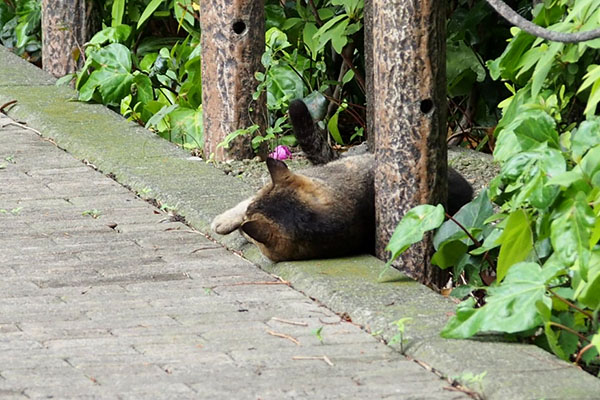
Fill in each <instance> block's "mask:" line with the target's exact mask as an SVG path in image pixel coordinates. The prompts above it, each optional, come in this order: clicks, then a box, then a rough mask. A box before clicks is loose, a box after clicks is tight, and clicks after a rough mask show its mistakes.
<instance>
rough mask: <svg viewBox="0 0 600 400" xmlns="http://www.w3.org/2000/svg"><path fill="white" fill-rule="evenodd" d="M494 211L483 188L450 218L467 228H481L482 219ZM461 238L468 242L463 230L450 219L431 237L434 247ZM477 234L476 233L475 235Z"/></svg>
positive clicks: (482, 224) (482, 225) (437, 247)
mask: <svg viewBox="0 0 600 400" xmlns="http://www.w3.org/2000/svg"><path fill="white" fill-rule="evenodd" d="M493 212H494V209H493V208H492V203H491V202H490V199H489V197H488V193H487V190H483V191H482V192H481V193H480V194H479V196H477V197H476V198H475V199H473V201H471V202H470V203H468V204H466V205H465V206H464V207H462V208H461V209H460V210H459V211H458V212H457V213H456V214H455V215H454V216H453V217H452V218H454V219H455V220H456V221H458V222H459V223H460V224H461V225H462V226H463V227H465V228H466V229H468V230H472V229H480V230H481V229H483V227H484V221H485V220H486V219H487V218H488V217H490V216H491V215H492V214H493ZM457 236H459V237H460V238H462V239H461V240H463V241H464V242H465V243H467V242H470V239H468V238H467V235H466V234H465V233H464V231H463V230H462V229H461V228H460V227H459V226H458V225H457V224H456V223H455V222H454V221H452V220H448V221H446V222H444V224H443V225H442V226H441V227H440V229H438V230H437V232H436V233H435V235H434V237H433V246H434V247H435V248H436V249H439V248H440V245H441V244H442V243H443V242H444V241H446V240H448V239H456V238H457ZM476 236H477V235H476Z"/></svg>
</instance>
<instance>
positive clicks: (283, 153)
mask: <svg viewBox="0 0 600 400" xmlns="http://www.w3.org/2000/svg"><path fill="white" fill-rule="evenodd" d="M269 157H271V158H274V159H276V160H287V159H288V158H292V152H291V151H290V149H289V148H288V147H287V146H283V145H279V146H277V147H275V151H273V152H272V153H270V154H269Z"/></svg>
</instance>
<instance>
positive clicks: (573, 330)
mask: <svg viewBox="0 0 600 400" xmlns="http://www.w3.org/2000/svg"><path fill="white" fill-rule="evenodd" d="M548 323H549V324H550V325H551V326H556V327H557V328H560V329H563V330H565V331H567V332H571V333H572V334H573V335H575V336H577V337H578V338H579V339H581V340H585V341H586V342H589V341H590V339H588V338H586V337H585V336H583V335H582V334H581V333H579V332H577V331H576V330H575V329H572V328H569V327H568V326H565V325H563V324H559V323H558V322H552V321H550V322H548Z"/></svg>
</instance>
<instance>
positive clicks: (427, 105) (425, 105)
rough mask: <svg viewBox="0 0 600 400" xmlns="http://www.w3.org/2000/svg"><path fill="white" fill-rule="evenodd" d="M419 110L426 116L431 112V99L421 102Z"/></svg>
mask: <svg viewBox="0 0 600 400" xmlns="http://www.w3.org/2000/svg"><path fill="white" fill-rule="evenodd" d="M420 108H421V112H422V113H423V114H428V113H429V112H430V111H431V110H433V101H431V99H425V100H421V106H420Z"/></svg>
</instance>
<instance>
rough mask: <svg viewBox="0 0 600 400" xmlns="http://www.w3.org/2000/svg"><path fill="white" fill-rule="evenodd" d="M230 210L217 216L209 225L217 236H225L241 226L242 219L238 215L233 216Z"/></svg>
mask: <svg viewBox="0 0 600 400" xmlns="http://www.w3.org/2000/svg"><path fill="white" fill-rule="evenodd" d="M230 211H231V210H228V211H225V212H224V213H223V214H220V215H217V216H216V217H215V219H213V221H212V223H211V224H210V229H212V230H213V232H216V233H218V234H219V235H227V234H229V233H231V232H233V231H235V230H236V229H237V228H239V227H240V225H241V224H242V219H241V218H239V216H238V215H233V213H231V212H230Z"/></svg>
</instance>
